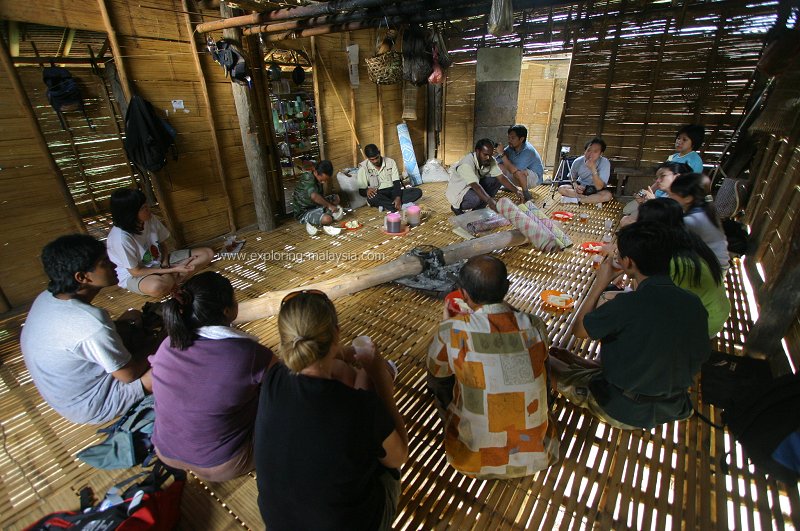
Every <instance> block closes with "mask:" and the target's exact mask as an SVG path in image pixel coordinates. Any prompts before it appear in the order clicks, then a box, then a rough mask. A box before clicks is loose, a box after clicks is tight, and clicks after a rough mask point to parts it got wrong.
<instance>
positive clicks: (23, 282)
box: [0, 75, 75, 310]
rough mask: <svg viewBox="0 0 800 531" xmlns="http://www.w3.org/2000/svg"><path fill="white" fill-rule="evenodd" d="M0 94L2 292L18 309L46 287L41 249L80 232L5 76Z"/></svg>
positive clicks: (0, 81)
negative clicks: (72, 219) (71, 219)
mask: <svg viewBox="0 0 800 531" xmlns="http://www.w3.org/2000/svg"><path fill="white" fill-rule="evenodd" d="M0 93H2V94H4V95H5V96H4V97H3V105H0V153H2V163H0V164H1V165H2V168H3V170H2V171H1V172H0V197H2V207H0V208H2V223H0V279H1V280H0V289H1V290H2V293H3V294H4V295H5V298H6V299H7V302H8V304H9V305H10V306H11V307H14V306H19V305H22V304H25V303H26V302H28V301H30V300H32V299H33V297H34V296H35V295H36V294H38V292H39V291H41V289H42V287H43V286H44V276H43V274H42V273H41V270H42V266H41V264H40V263H39V252H40V251H41V249H42V246H43V245H44V244H45V243H46V242H48V241H50V240H52V239H53V238H55V237H56V236H58V235H60V234H63V233H64V232H67V231H74V230H75V229H74V228H73V225H72V222H71V221H70V218H69V215H68V213H67V209H66V208H65V207H64V201H63V200H62V197H61V194H60V193H59V191H58V188H57V186H56V180H55V176H54V175H52V173H51V171H50V168H49V166H48V165H47V161H46V159H45V158H44V157H43V156H42V153H41V151H40V150H39V148H38V146H37V145H36V143H35V141H34V132H33V130H32V129H31V126H30V123H29V122H28V120H27V118H26V116H25V114H23V110H22V109H21V108H20V106H19V104H18V103H17V100H16V98H14V97H13V89H12V88H11V84H10V82H9V80H8V78H7V77H6V76H4V75H3V76H0ZM2 306H3V304H0V307H2ZM7 309H8V308H5V310H7Z"/></svg>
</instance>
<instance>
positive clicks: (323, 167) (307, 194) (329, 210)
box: [292, 160, 341, 232]
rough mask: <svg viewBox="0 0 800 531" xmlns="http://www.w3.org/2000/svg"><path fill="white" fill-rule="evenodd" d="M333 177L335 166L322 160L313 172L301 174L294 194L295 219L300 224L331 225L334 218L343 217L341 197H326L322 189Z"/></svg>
mask: <svg viewBox="0 0 800 531" xmlns="http://www.w3.org/2000/svg"><path fill="white" fill-rule="evenodd" d="M331 175H333V164H331V161H329V160H321V161H319V162H318V163H317V164H316V166H315V167H314V170H313V171H307V172H304V173H302V174H300V178H299V179H298V180H297V185H295V188H294V192H293V193H292V209H293V210H294V217H295V219H297V220H298V221H299V222H300V223H305V224H306V225H311V226H315V225H330V224H331V223H333V221H334V218H340V217H341V215H340V213H341V208H339V196H338V195H336V194H331V195H327V196H326V195H324V191H323V187H322V185H323V183H326V182H327V181H328V180H330V178H331ZM337 212H338V213H339V214H337ZM309 232H310V231H309Z"/></svg>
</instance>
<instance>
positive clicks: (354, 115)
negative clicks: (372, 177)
mask: <svg viewBox="0 0 800 531" xmlns="http://www.w3.org/2000/svg"><path fill="white" fill-rule="evenodd" d="M345 40H346V41H347V45H348V46H349V45H351V44H353V42H352V41H351V40H350V32H349V31H348V32H347V33H346V34H345ZM356 68H358V66H356ZM347 70H348V73H349V71H350V53H349V52H348V54H347ZM347 81H348V85H350V116H351V117H352V119H353V131H354V132H355V131H358V129H357V127H358V108H357V107H356V89H355V88H353V83H351V82H350V77H349V75H348V78H347ZM351 144H352V150H353V167H355V166H358V162H359V161H358V151H359V149H360V148H361V146H360V145H359V142H358V136H357V133H356V134H354V135H353V138H352V140H351Z"/></svg>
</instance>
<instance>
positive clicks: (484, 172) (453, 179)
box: [445, 138, 523, 215]
mask: <svg viewBox="0 0 800 531" xmlns="http://www.w3.org/2000/svg"><path fill="white" fill-rule="evenodd" d="M494 149H495V145H494V142H492V141H491V140H489V139H488V138H483V139H481V140H478V142H477V143H476V144H475V151H473V152H472V153H469V154H467V155H465V156H464V158H463V159H461V160H460V161H458V162H456V163H455V164H454V165H453V166H452V167H451V168H450V181H449V182H448V183H447V190H445V197H447V200H448V201H449V202H450V209H451V210H452V211H453V213H454V214H455V215H460V214H463V213H464V211H466V210H477V209H479V208H484V207H486V206H488V207H489V208H491V209H492V210H495V211H496V210H497V203H496V202H495V200H494V196H495V195H497V192H498V191H500V187H501V186H502V187H505V188H506V190H509V191H513V192H514V193H516V194H517V196H518V197H519V198H520V199H522V198H523V196H522V190H520V189H519V188H517V187H516V186H515V185H514V184H513V183H512V182H511V181H509V180H508V177H506V176H505V175H503V172H502V171H501V170H500V167H499V166H498V165H497V162H496V161H495V160H494V157H493V156H492V155H493V154H494Z"/></svg>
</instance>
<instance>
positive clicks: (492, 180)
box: [459, 176, 503, 210]
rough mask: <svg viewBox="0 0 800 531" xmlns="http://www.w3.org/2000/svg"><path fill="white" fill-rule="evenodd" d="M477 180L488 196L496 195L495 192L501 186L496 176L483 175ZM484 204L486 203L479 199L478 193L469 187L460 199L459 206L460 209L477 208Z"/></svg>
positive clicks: (482, 206)
mask: <svg viewBox="0 0 800 531" xmlns="http://www.w3.org/2000/svg"><path fill="white" fill-rule="evenodd" d="M478 182H479V183H480V185H481V186H482V187H483V189H484V190H485V191H486V193H487V194H489V197H494V196H496V195H497V192H499V191H500V188H501V187H502V186H503V185H502V184H500V181H498V180H497V178H496V177H492V176H487V177H484V178H482V179H481V180H480V181H478ZM485 206H486V203H485V202H484V201H482V200H481V198H480V197H479V196H478V194H476V193H475V190H473V189H472V188H470V189H469V191H468V192H467V195H465V196H464V199H462V200H461V206H460V207H459V208H460V209H461V210H475V209H478V208H484V207H485Z"/></svg>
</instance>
